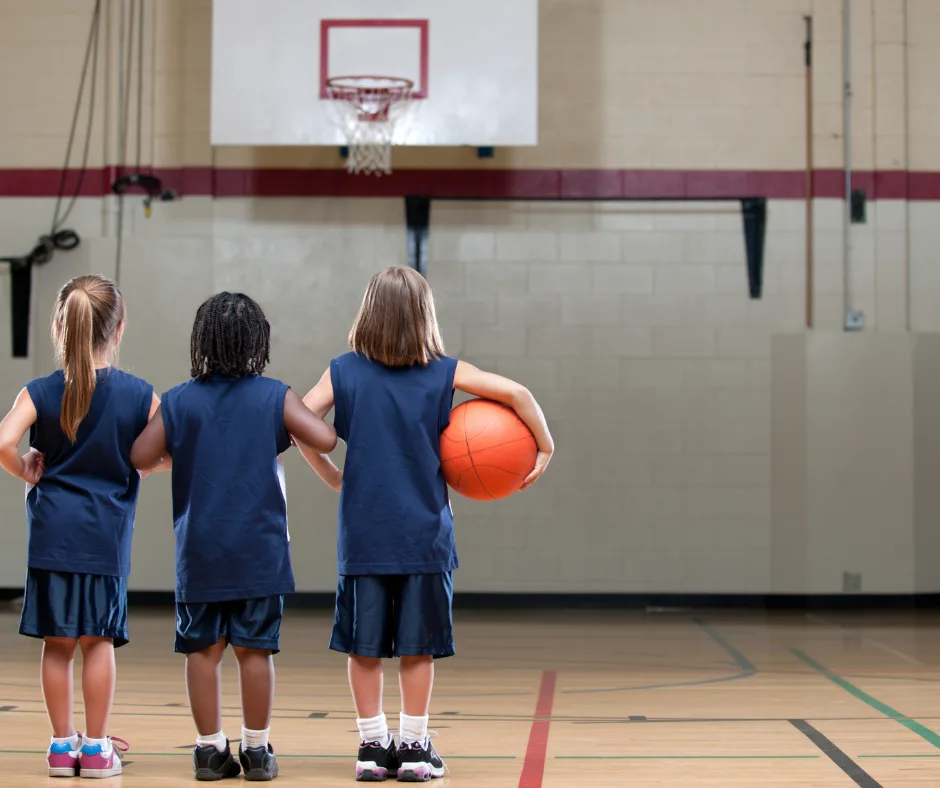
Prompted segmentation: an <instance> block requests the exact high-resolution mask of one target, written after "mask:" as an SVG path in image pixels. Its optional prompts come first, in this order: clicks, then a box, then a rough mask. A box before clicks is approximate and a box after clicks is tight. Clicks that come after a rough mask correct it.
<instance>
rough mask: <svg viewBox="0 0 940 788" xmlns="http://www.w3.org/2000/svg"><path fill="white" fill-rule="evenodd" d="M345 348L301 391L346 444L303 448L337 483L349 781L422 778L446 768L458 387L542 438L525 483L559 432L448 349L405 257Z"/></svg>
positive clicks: (526, 401)
mask: <svg viewBox="0 0 940 788" xmlns="http://www.w3.org/2000/svg"><path fill="white" fill-rule="evenodd" d="M349 345H350V348H351V349H352V352H351V353H347V354H346V355H344V356H340V357H339V358H336V359H333V361H332V362H330V366H329V368H328V369H327V370H326V371H325V372H324V373H323V377H322V378H321V379H320V382H319V383H317V385H316V386H315V387H314V388H313V389H311V391H310V392H309V393H308V394H307V396H306V397H305V398H304V402H305V404H306V405H307V407H308V408H310V409H311V410H312V411H313V412H314V413H315V414H316V415H317V416H320V417H321V418H322V417H324V416H326V414H327V413H329V411H330V410H331V409H334V410H335V413H334V426H335V427H336V432H337V434H338V436H339V437H340V438H342V439H343V440H344V441H345V443H346V462H345V468H344V470H343V471H340V470H338V469H337V468H336V466H335V465H334V464H333V463H332V461H331V460H330V459H329V458H328V457H327V456H326V455H320V454H316V453H314V452H312V451H310V450H309V449H307V448H301V451H302V452H303V454H304V457H305V458H306V459H307V461H308V462H309V463H310V465H311V466H312V467H313V469H314V470H315V471H316V472H317V473H318V474H319V476H320V477H321V478H322V479H323V481H324V482H326V484H327V485H329V486H330V487H332V488H333V489H334V490H337V491H339V492H341V493H342V495H341V497H340V506H339V539H338V543H337V544H338V552H339V567H338V574H339V581H338V585H337V591H336V612H335V615H334V621H333V635H332V638H331V641H330V648H331V649H333V650H335V651H340V652H343V653H346V654H348V655H349V660H348V670H349V684H350V688H351V690H352V695H353V700H354V702H355V705H356V713H357V718H358V719H357V724H358V727H359V738H360V747H359V756H358V761H357V764H356V779H357V780H359V781H364V782H368V781H373V780H375V781H381V780H384V779H386V777H388V776H394V775H395V774H396V773H397V776H398V780H399V782H419V781H420V782H423V781H425V780H430V779H431V778H432V777H441V776H442V775H443V774H444V763H443V761H442V760H441V758H440V756H439V755H438V754H437V752H436V751H435V749H434V746H433V745H432V744H431V741H430V738H429V736H428V707H429V705H430V700H431V689H432V685H433V682H434V663H433V660H434V659H435V658H440V657H448V656H451V655H453V654H454V638H453V625H452V618H451V602H452V596H453V588H454V585H453V575H452V573H453V570H455V569H456V568H457V553H456V549H455V545H454V521H453V513H452V511H451V507H450V501H449V497H448V493H447V485H446V483H445V481H444V476H443V473H442V471H441V458H440V435H441V432H442V431H443V430H444V429H445V428H446V427H447V425H448V423H449V421H450V411H451V406H452V402H453V392H454V389H460V390H461V391H464V392H467V393H469V394H473V395H476V396H479V397H485V398H487V399H491V400H496V401H497V402H501V403H503V404H505V405H508V406H510V407H511V408H513V409H514V410H515V411H516V413H517V414H518V416H519V418H520V419H522V421H523V422H524V423H525V424H526V425H527V426H528V427H529V429H530V430H531V431H532V434H533V435H534V436H535V440H536V442H537V445H538V449H539V452H538V455H537V460H536V464H535V468H534V470H533V471H532V473H531V474H530V475H529V476H528V478H527V479H526V480H525V485H524V486H529V485H531V484H532V483H533V482H534V481H535V480H536V479H538V477H539V476H541V475H542V473H543V472H544V471H545V468H546V467H547V466H548V463H549V460H550V459H551V456H552V452H553V449H554V447H553V443H552V438H551V435H550V433H549V431H548V426H547V424H546V423H545V417H544V416H543V414H542V411H541V409H540V408H539V406H538V403H536V401H535V399H534V397H533V396H532V395H531V394H530V393H529V392H528V390H527V389H525V388H524V387H523V386H521V385H520V384H518V383H514V382H513V381H511V380H507V379H506V378H503V377H500V376H498V375H492V374H489V373H487V372H482V371H480V370H478V369H476V368H475V367H473V366H471V365H470V364H467V363H465V362H463V361H458V360H457V359H454V358H448V357H447V356H446V355H445V354H444V345H443V342H442V341H441V334H440V329H439V328H438V324H437V317H436V315H435V311H434V299H433V296H432V294H431V288H430V287H429V286H428V283H427V282H426V281H425V279H424V278H423V277H422V276H421V275H420V274H419V273H417V272H416V271H414V270H413V269H411V268H386V269H385V270H383V271H380V272H379V273H377V274H376V275H375V276H374V277H372V280H371V281H370V282H369V285H368V287H367V288H366V292H365V296H364V297H363V300H362V305H361V307H360V309H359V314H358V315H357V316H356V319H355V322H354V323H353V326H352V330H351V331H350V333H349ZM391 657H398V658H399V674H398V679H399V687H400V689H401V696H402V711H401V716H400V727H399V736H400V742H399V743H398V744H397V745H396V742H395V741H394V740H393V739H392V737H391V736H390V735H389V730H388V724H387V721H386V718H385V714H384V713H383V711H382V686H383V671H382V661H381V660H382V659H383V658H386V659H387V658H391Z"/></svg>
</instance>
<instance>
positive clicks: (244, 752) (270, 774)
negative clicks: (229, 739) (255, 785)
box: [238, 744, 277, 782]
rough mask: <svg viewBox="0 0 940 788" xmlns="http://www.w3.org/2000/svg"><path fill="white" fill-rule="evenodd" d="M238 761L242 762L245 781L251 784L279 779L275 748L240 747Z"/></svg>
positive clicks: (269, 746)
mask: <svg viewBox="0 0 940 788" xmlns="http://www.w3.org/2000/svg"><path fill="white" fill-rule="evenodd" d="M238 760H239V761H241V764H242V769H243V770H244V772H245V779H246V780H249V781H251V782H268V781H269V780H273V779H274V778H275V777H277V758H275V757H274V748H273V747H272V746H271V745H270V744H269V745H268V746H267V747H247V748H244V749H243V748H242V747H241V746H240V745H239V747H238Z"/></svg>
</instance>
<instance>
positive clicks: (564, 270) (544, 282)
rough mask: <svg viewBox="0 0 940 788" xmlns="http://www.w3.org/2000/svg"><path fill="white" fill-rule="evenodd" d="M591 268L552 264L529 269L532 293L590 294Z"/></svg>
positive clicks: (581, 265)
mask: <svg viewBox="0 0 940 788" xmlns="http://www.w3.org/2000/svg"><path fill="white" fill-rule="evenodd" d="M591 280H592V277H591V267H590V266H588V265H585V264H583V263H582V264H578V263H558V264H556V263H551V264H548V265H532V266H531V267H530V268H529V292H530V293H557V294H559V295H566V294H572V293H590V292H591V287H592V281H591Z"/></svg>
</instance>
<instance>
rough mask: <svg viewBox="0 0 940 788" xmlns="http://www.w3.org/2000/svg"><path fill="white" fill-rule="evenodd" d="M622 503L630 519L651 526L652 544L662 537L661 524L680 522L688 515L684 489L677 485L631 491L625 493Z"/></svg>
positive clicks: (640, 488)
mask: <svg viewBox="0 0 940 788" xmlns="http://www.w3.org/2000/svg"><path fill="white" fill-rule="evenodd" d="M624 502H625V504H626V508H625V511H626V512H629V514H630V516H631V517H636V518H638V519H639V520H641V521H643V520H645V521H646V522H648V523H649V524H650V525H651V526H652V527H651V528H650V536H651V537H652V538H653V542H654V544H655V541H656V539H658V538H661V537H662V533H661V527H662V524H663V523H666V522H669V521H678V520H681V519H683V518H685V517H686V515H687V514H688V509H687V507H686V503H685V488H684V487H679V486H677V485H668V486H663V487H659V486H656V487H639V488H637V489H632V490H629V491H628V492H627V494H626V496H625V499H624ZM686 527H688V522H686Z"/></svg>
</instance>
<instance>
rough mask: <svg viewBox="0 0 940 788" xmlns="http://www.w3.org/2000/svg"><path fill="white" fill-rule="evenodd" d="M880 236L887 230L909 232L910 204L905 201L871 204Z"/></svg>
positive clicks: (880, 201)
mask: <svg viewBox="0 0 940 788" xmlns="http://www.w3.org/2000/svg"><path fill="white" fill-rule="evenodd" d="M869 207H870V208H871V210H872V212H873V213H874V220H875V227H876V228H877V229H878V232H879V234H880V233H881V232H882V231H885V230H888V231H890V230H895V231H898V232H905V231H906V230H907V217H908V203H907V202H906V201H903V200H879V201H878V202H874V203H869Z"/></svg>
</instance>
